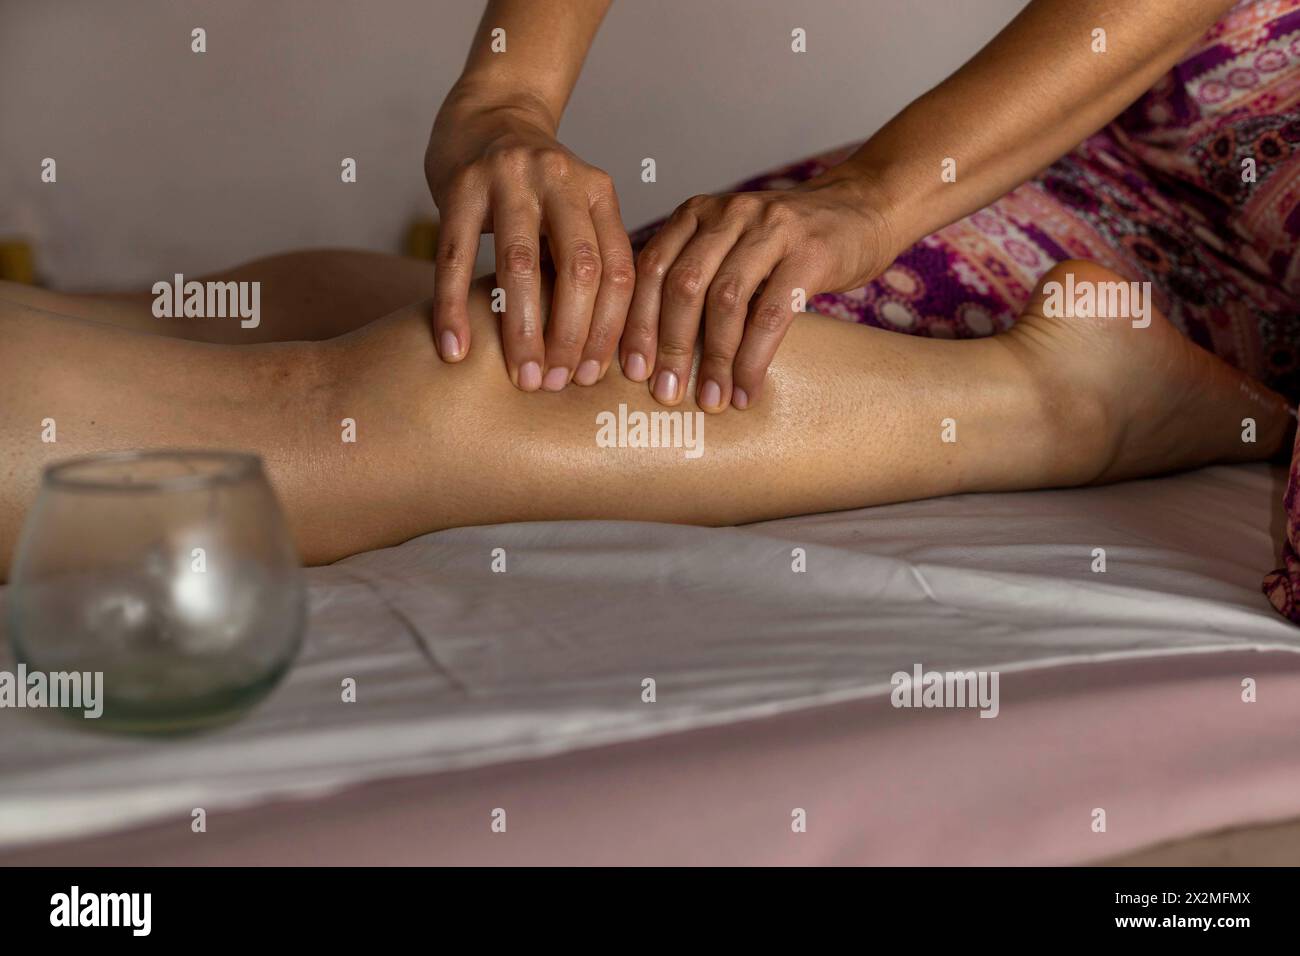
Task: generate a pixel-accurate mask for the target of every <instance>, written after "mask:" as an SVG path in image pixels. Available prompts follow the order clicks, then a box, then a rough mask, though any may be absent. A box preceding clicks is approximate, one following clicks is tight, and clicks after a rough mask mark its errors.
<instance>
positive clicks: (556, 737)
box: [0, 466, 1300, 846]
mask: <svg viewBox="0 0 1300 956" xmlns="http://www.w3.org/2000/svg"><path fill="white" fill-rule="evenodd" d="M1283 477H1284V475H1283V473H1282V472H1281V471H1280V470H1276V469H1274V470H1270V469H1268V468H1266V467H1264V466H1236V467H1220V468H1211V469H1206V470H1203V471H1200V472H1195V473H1190V474H1185V475H1179V476H1173V477H1168V478H1163V479H1158V480H1152V481H1144V482H1133V483H1129V484H1125V485H1120V486H1115V487H1110V488H1097V489H1085V490H1074V491H1050V492H1033V493H1022V494H1006V495H985V496H961V497H952V498H944V499H936V500H933V501H922V502H913V503H908V504H901V505H894V506H889V507H883V508H875V509H868V510H862V511H856V512H844V513H839V514H827V515H814V516H810V517H805V518H794V519H786V520H783V521H774V522H766V523H762V524H757V525H751V526H748V527H744V528H734V529H700V528H689V527H679V526H672V525H653V524H636V523H624V522H592V523H578V522H559V523H544V524H518V525H504V526H495V527H485V528H469V529H459V530H454V531H446V532H441V533H439V534H433V535H426V536H424V537H421V538H417V539H415V540H413V541H410V542H407V543H406V544H404V545H402V546H401V547H397V548H391V549H387V550H384V551H377V552H371V553H369V554H364V555H358V556H356V557H354V558H350V559H348V560H346V561H343V562H340V563H339V564H337V565H334V566H332V567H329V568H318V569H314V570H311V571H309V572H308V577H309V581H310V592H311V609H312V617H311V624H310V628H309V633H308V637H307V640H306V643H305V647H304V650H303V653H302V655H301V657H300V659H299V661H298V662H297V665H296V667H295V668H294V670H293V671H292V673H291V674H290V675H289V677H288V678H287V680H286V682H285V683H284V684H283V685H282V686H281V687H280V688H279V689H278V690H277V691H276V693H275V694H274V695H273V696H272V698H271V699H270V700H269V701H268V702H266V703H265V704H263V705H262V707H261V708H260V709H258V710H257V711H255V712H254V713H253V714H252V715H250V716H249V717H247V718H245V719H244V720H242V721H241V722H239V723H237V724H235V725H234V726H231V727H229V728H226V729H224V730H220V731H217V732H213V733H210V734H208V735H205V736H201V737H192V738H185V739H174V740H144V739H132V738H123V737H114V736H107V735H104V734H91V733H84V732H81V731H79V730H77V729H74V728H73V727H71V726H69V724H70V722H68V721H64V720H61V719H60V720H52V719H50V718H49V717H48V716H45V715H35V714H33V713H31V712H29V711H12V710H10V711H0V846H3V845H13V844H16V843H20V842H27V841H31V840H37V839H51V838H58V837H68V836H73V835H77V834H86V833H91V832H96V831H102V830H107V829H113V828H118V827H123V826H128V825H131V824H139V823H142V822H145V821H148V820H152V819H156V818H160V817H167V816H177V815H179V816H180V817H182V818H183V819H185V820H186V821H188V815H189V813H190V811H191V809H192V808H194V807H204V808H205V809H207V810H208V811H213V810H219V809H221V808H227V807H233V806H239V805H246V804H249V803H254V802H257V801H260V800H265V799H269V798H272V797H275V796H285V795H291V794H292V795H301V794H308V793H315V792H323V791H328V790H331V789H334V788H338V787H340V786H344V785H348V784H353V783H357V782H361V781H363V780H369V779H374V778H378V777H384V776H392V775H398V774H403V773H411V772H424V771H430V770H438V769H449V768H454V767H464V766H471V765H480V764H485V763H491V762H495V761H503V760H509V759H515V758H520V757H528V756H539V755H544V754H548V753H555V752H559V751H563V750H568V749H574V748H579V747H587V746H593V745H596V744H601V743H608V742H614V741H618V740H626V739H633V738H637V737H643V736H649V735H654V734H660V733H665V732H669V731H672V730H677V729H684V728H688V727H695V726H703V725H706V724H714V723H723V722H729V721H735V720H741V719H745V718H748V717H753V716H761V715H766V714H771V713H775V712H779V711H783V710H790V709H794V708H798V707H805V706H811V705H815V704H820V703H828V702H831V701H836V700H843V699H848V698H853V697H858V696H865V695H869V694H874V693H880V692H883V691H887V690H888V689H889V678H890V675H891V674H892V673H893V672H895V671H897V670H910V669H911V667H912V665H913V664H914V663H921V664H922V665H923V666H924V667H926V668H927V669H939V670H949V669H954V668H958V667H960V668H993V669H999V670H1003V671H1007V670H1013V669H1022V668H1030V667H1042V666H1049V665H1053V664H1061V663H1075V662H1080V661H1089V660H1103V659H1110V658H1114V657H1122V656H1125V655H1131V656H1148V655H1153V654H1172V653H1195V652H1204V651H1213V650H1224V649H1243V648H1259V649H1266V648H1271V649H1279V648H1280V649H1286V650H1300V629H1298V628H1295V627H1294V626H1292V625H1289V624H1287V623H1286V622H1285V621H1283V620H1282V619H1281V618H1280V617H1278V616H1277V615H1275V614H1274V613H1273V612H1272V610H1271V609H1270V608H1269V607H1268V604H1267V602H1266V601H1265V599H1264V598H1263V596H1262V595H1261V594H1260V592H1259V580H1260V577H1261V575H1262V573H1263V572H1264V571H1265V570H1266V569H1267V568H1271V567H1272V566H1273V561H1274V557H1275V541H1276V540H1277V535H1278V534H1279V533H1280V529H1281V513H1280V509H1279V506H1278V502H1279V500H1280V496H1281V491H1282V484H1281V483H1282V480H1283ZM498 547H499V548H504V549H505V550H506V555H507V558H506V560H507V571H506V572H505V573H503V574H502V573H493V572H492V570H491V552H492V549H494V548H498ZM796 547H798V548H803V549H805V551H806V555H807V571H806V573H795V572H793V571H792V570H791V563H792V549H793V548H796ZM1094 548H1105V550H1106V562H1107V570H1106V572H1105V573H1104V574H1097V573H1093V572H1092V570H1091V565H1092V563H1093V553H1092V552H1093V549H1094ZM0 668H2V669H12V658H11V657H10V656H9V651H8V648H7V646H6V647H5V649H4V651H3V656H2V657H0ZM345 677H353V678H356V680H357V683H358V701H357V702H356V703H355V704H345V703H342V701H341V699H340V682H341V681H342V680H343V678H345ZM646 677H653V678H654V679H655V681H656V684H657V701H656V702H655V703H653V704H648V703H643V702H642V699H641V692H642V680H643V678H646ZM1007 705H1008V702H1007V701H1006V700H1005V699H1004V700H1003V702H1002V706H1003V707H1006V706H1007Z"/></svg>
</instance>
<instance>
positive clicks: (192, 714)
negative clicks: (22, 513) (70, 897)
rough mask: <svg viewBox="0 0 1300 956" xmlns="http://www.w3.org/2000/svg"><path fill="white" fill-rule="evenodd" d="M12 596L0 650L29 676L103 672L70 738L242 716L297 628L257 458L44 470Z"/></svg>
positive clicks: (156, 459) (121, 456) (227, 455)
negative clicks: (96, 697) (10, 650)
mask: <svg viewBox="0 0 1300 956" xmlns="http://www.w3.org/2000/svg"><path fill="white" fill-rule="evenodd" d="M10 584H11V585H12V586H11V588H10V591H9V600H8V608H9V622H8V623H9V627H8V630H9V635H10V639H11V640H12V642H13V645H14V651H15V654H16V656H17V659H18V660H19V661H20V662H22V663H24V664H26V666H27V670H28V672H29V673H30V672H32V671H37V670H39V671H43V672H46V673H50V672H67V671H81V672H96V671H100V672H102V673H103V698H104V711H103V716H102V717H101V718H100V719H98V720H95V721H85V722H84V723H86V724H92V723H93V724H98V725H109V726H111V727H113V728H119V729H127V730H135V731H152V732H176V731H185V730H190V729H196V728H200V727H203V726H207V725H209V724H213V723H218V722H222V721H225V720H229V719H232V718H234V717H236V716H238V715H239V714H241V713H242V712H244V711H245V710H246V709H247V708H249V707H251V706H252V705H253V704H254V703H256V702H257V701H258V700H260V699H261V698H262V697H264V696H265V695H266V694H267V693H268V692H269V691H270V690H271V688H272V687H274V686H275V684H276V683H277V682H278V681H279V679H280V678H281V677H282V676H283V675H284V673H285V672H286V671H287V670H288V668H289V665H290V664H291V662H292V661H293V658H294V655H295V654H296V653H297V651H298V647H299V645H300V643H301V641H302V632H303V625H304V619H305V615H306V597H305V589H304V585H303V578H302V569H301V564H300V562H299V560H298V555H297V552H296V550H295V548H294V545H293V541H292V539H291V538H290V536H289V531H288V528H287V526H286V524H285V521H284V516H283V513H282V512H281V510H280V505H279V502H278V501H277V500H276V497H275V494H274V492H273V491H272V490H271V486H270V484H269V483H268V482H267V480H266V475H265V473H264V472H263V470H262V462H261V459H259V458H258V457H257V456H256V455H249V454H242V453H236V452H225V451H142V452H122V453H112V454H103V455H91V456H87V457H84V458H76V459H72V460H70V461H65V462H61V463H58V464H55V465H51V466H50V467H49V468H47V469H46V470H45V474H44V478H43V480H42V483H41V489H40V493H39V494H38V496H37V498H36V502H35V503H34V505H33V506H32V509H31V511H30V512H29V513H28V515H27V520H26V523H25V524H24V526H23V532H22V536H21V537H20V539H19V542H18V550H17V554H16V557H15V560H14V564H13V572H12V574H11V577H10ZM76 716H78V717H80V716H81V712H80V711H78V712H76Z"/></svg>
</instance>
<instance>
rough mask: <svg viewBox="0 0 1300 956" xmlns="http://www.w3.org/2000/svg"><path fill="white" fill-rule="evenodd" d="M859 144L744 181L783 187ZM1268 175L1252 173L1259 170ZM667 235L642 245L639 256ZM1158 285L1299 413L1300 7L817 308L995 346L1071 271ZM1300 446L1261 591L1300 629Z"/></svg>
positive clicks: (1212, 46)
mask: <svg viewBox="0 0 1300 956" xmlns="http://www.w3.org/2000/svg"><path fill="white" fill-rule="evenodd" d="M856 148H857V144H853V145H851V146H845V147H842V148H840V149H837V150H834V151H833V152H830V153H827V154H825V155H821V156H817V157H814V158H811V159H806V160H803V161H802V162H799V163H795V164H794V165H792V166H789V167H787V168H784V169H780V170H776V171H774V172H771V173H767V174H765V175H763V176H758V177H756V178H754V179H751V180H748V181H747V182H745V183H743V184H741V185H740V186H738V187H737V188H736V190H735V191H744V190H757V189H780V188H782V187H788V186H792V185H794V184H795V183H797V182H801V181H803V180H806V179H809V178H811V177H813V176H816V175H818V174H819V173H821V172H823V171H824V170H826V169H828V168H829V167H831V166H834V165H836V164H837V163H839V162H841V161H842V160H844V159H845V158H847V157H848V155H849V154H850V153H852V152H853V151H854V149H856ZM1247 160H1250V161H1252V162H1253V166H1254V176H1253V181H1252V177H1250V176H1247V175H1243V171H1244V170H1245V169H1247V168H1248V167H1249V166H1250V165H1251V164H1250V163H1247V162H1246V161H1247ZM658 225H659V223H653V224H651V225H649V226H647V227H645V228H644V229H642V230H640V231H639V232H638V233H637V234H635V235H634V236H633V244H634V246H636V247H637V248H639V246H640V245H641V244H642V243H644V241H645V240H646V239H648V238H649V237H650V236H651V235H653V233H654V231H655V230H656V229H657V227H658ZM1070 258H1076V259H1091V260H1093V261H1095V262H1099V263H1101V264H1102V265H1105V266H1107V267H1109V268H1111V269H1114V270H1115V271H1116V272H1119V273H1121V274H1123V275H1126V276H1127V277H1129V278H1130V279H1134V280H1138V281H1143V280H1146V281H1150V282H1151V284H1152V292H1153V295H1154V297H1155V304H1156V306H1157V307H1158V308H1159V309H1161V311H1163V312H1164V313H1165V315H1167V316H1168V317H1169V319H1170V320H1171V321H1172V322H1173V324H1174V325H1175V326H1177V327H1178V328H1179V329H1180V330H1181V331H1182V332H1183V333H1184V334H1185V335H1187V336H1188V337H1190V338H1191V339H1192V340H1193V341H1194V342H1196V343H1197V344H1198V345H1200V346H1202V347H1203V348H1205V349H1208V350H1209V351H1211V352H1213V353H1215V354H1216V355H1218V356H1220V357H1222V358H1223V359H1225V360H1226V361H1228V362H1230V363H1232V364H1233V365H1235V366H1236V367H1237V368H1240V369H1242V370H1243V371H1245V372H1247V373H1248V374H1250V375H1251V376H1253V377H1254V378H1256V379H1258V380H1259V381H1262V382H1264V383H1265V384H1267V385H1268V386H1270V387H1271V388H1273V389H1275V390H1276V391H1278V392H1280V393H1281V394H1283V395H1284V396H1286V398H1287V399H1288V401H1289V402H1291V404H1292V406H1293V407H1294V405H1295V403H1296V401H1297V399H1300V0H1243V2H1241V3H1238V4H1237V5H1236V6H1235V7H1233V9H1232V10H1231V11H1229V13H1228V14H1227V15H1226V16H1225V17H1224V18H1223V19H1222V20H1221V21H1220V22H1219V23H1217V24H1216V25H1215V26H1214V27H1213V28H1212V29H1211V30H1210V31H1209V32H1208V33H1206V34H1205V36H1204V37H1202V38H1201V40H1200V41H1198V42H1197V44H1196V45H1195V46H1194V47H1193V48H1192V49H1191V50H1189V51H1188V53H1187V56H1186V57H1185V58H1184V59H1183V61H1182V62H1181V63H1179V64H1178V65H1177V66H1176V67H1175V68H1174V69H1173V70H1171V71H1170V72H1169V73H1168V74H1166V75H1165V76H1164V77H1163V78H1162V79H1161V80H1160V82H1158V83H1157V84H1156V85H1155V86H1154V87H1153V88H1152V89H1151V90H1149V91H1148V92H1147V93H1146V94H1145V95H1144V96H1143V97H1142V98H1141V99H1139V100H1138V101H1137V102H1136V103H1134V104H1133V105H1132V106H1131V107H1129V108H1128V109H1127V110H1126V111H1125V112H1124V113H1122V114H1121V115H1120V116H1119V117H1117V118H1116V119H1115V120H1114V122H1112V123H1111V124H1110V125H1109V126H1107V127H1105V128H1104V129H1103V130H1101V131H1100V132H1098V133H1097V134H1095V135H1094V136H1092V137H1090V138H1089V139H1087V140H1085V141H1084V142H1083V143H1082V144H1080V145H1079V146H1078V147H1077V148H1076V149H1075V150H1073V151H1072V152H1070V153H1068V154H1067V155H1065V156H1063V157H1062V158H1061V159H1060V160H1058V161H1057V162H1056V163H1054V164H1053V165H1052V166H1051V167H1049V168H1048V169H1046V170H1045V171H1044V172H1042V173H1041V174H1040V175H1038V176H1037V177H1036V178H1035V179H1033V180H1031V181H1029V182H1027V183H1025V184H1024V185H1022V186H1020V187H1019V188H1017V189H1015V190H1014V191H1012V192H1010V193H1008V194H1007V195H1006V196H1004V197H1003V198H1001V199H999V200H998V201H997V202H995V203H993V204H992V205H990V206H988V207H987V208H985V209H982V210H980V211H979V212H977V213H975V214H974V215H972V216H969V217H967V218H965V219H962V220H960V221H958V222H955V223H953V224H952V225H950V226H948V227H946V228H944V229H941V230H940V231H938V232H936V233H935V234H933V235H931V236H928V237H927V238H925V239H923V240H921V241H920V242H918V243H917V244H916V245H915V246H913V247H912V248H911V249H908V250H907V251H906V252H904V253H903V254H902V255H900V256H899V257H898V259H897V260H896V261H895V262H894V263H893V265H892V266H890V267H889V268H888V269H887V270H885V272H884V273H883V274H882V275H881V276H880V277H879V278H877V279H875V280H874V281H872V282H871V283H870V284H868V285H866V286H864V287H863V288H861V289H855V290H853V291H851V292H842V293H831V294H823V295H817V296H813V297H812V298H811V299H810V300H809V308H810V309H811V310H812V311H815V312H819V313H821V314H823V315H829V316H834V317H837V318H841V319H846V320H848V321H851V322H861V323H864V324H867V325H874V326H878V327H880V328H884V329H889V330H892V331H898V332H905V333H908V334H912V335H929V336H935V337H944V338H968V337H974V336H984V335H992V334H995V333H997V332H999V331H1002V330H1005V329H1007V328H1008V327H1010V326H1011V324H1012V323H1013V322H1014V321H1015V319H1016V316H1017V315H1018V314H1019V313H1020V311H1021V309H1022V307H1023V306H1024V304H1025V303H1026V302H1027V301H1028V299H1029V296H1030V294H1031V292H1032V291H1033V289H1034V288H1035V286H1036V285H1037V283H1038V280H1039V278H1040V277H1041V276H1042V275H1043V273H1045V272H1046V271H1047V270H1048V269H1050V268H1051V267H1052V266H1053V265H1054V264H1055V263H1057V262H1059V261H1061V260H1062V259H1070ZM1298 485H1300V440H1298V441H1297V447H1296V451H1295V452H1294V453H1293V455H1292V463H1291V476H1290V481H1289V483H1288V487H1287V491H1286V497H1285V508H1286V514H1287V523H1286V541H1285V542H1284V543H1283V554H1282V562H1283V566H1282V567H1281V568H1279V569H1278V570H1276V571H1274V572H1272V573H1271V574H1269V575H1268V576H1267V577H1266V578H1265V580H1264V585H1263V587H1264V592H1265V593H1266V594H1267V595H1268V597H1269V600H1271V601H1272V603H1273V606H1274V607H1275V608H1277V610H1278V611H1280V612H1281V613H1282V614H1284V615H1286V616H1287V617H1288V618H1290V619H1291V620H1292V621H1295V622H1297V623H1300V498H1298V497H1297V486H1298Z"/></svg>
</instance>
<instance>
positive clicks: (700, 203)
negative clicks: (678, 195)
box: [681, 193, 713, 212]
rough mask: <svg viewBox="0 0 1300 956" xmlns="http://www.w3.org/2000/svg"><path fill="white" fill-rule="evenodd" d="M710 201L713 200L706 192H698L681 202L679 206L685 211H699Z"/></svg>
mask: <svg viewBox="0 0 1300 956" xmlns="http://www.w3.org/2000/svg"><path fill="white" fill-rule="evenodd" d="M711 202H713V197H712V196H710V195H709V194H708V193H698V194H697V195H694V196H692V197H691V198H690V199H688V200H686V202H684V203H682V206H681V208H682V209H685V210H686V211H687V212H701V211H702V210H703V209H704V207H706V206H708V205H709V204H710V203H711Z"/></svg>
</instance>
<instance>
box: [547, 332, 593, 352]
mask: <svg viewBox="0 0 1300 956" xmlns="http://www.w3.org/2000/svg"><path fill="white" fill-rule="evenodd" d="M584 341H585V339H584V338H583V336H582V329H579V328H574V327H573V326H571V325H559V326H553V327H552V331H551V347H552V348H553V349H555V350H556V351H557V352H563V353H565V354H566V355H567V354H569V353H571V352H576V351H578V349H580V348H582V344H583V342H584Z"/></svg>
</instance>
